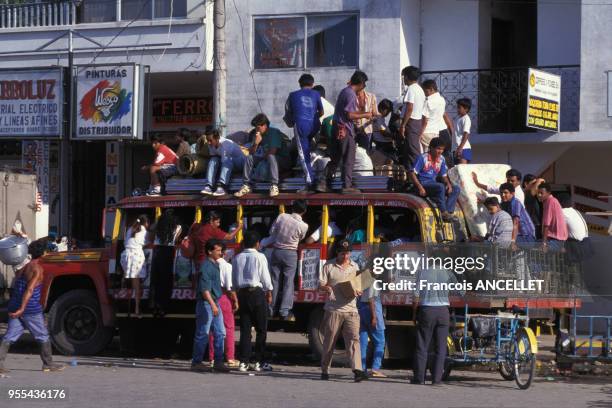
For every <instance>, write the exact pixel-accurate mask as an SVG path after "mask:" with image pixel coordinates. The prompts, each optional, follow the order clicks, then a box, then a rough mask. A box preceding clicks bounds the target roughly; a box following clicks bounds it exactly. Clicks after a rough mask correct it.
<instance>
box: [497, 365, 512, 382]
mask: <svg viewBox="0 0 612 408" xmlns="http://www.w3.org/2000/svg"><path fill="white" fill-rule="evenodd" d="M497 366H498V368H499V373H500V374H501V376H502V377H503V378H504V380H506V381H512V380H514V372H513V370H512V365H511V364H510V363H509V362H508V361H502V362H501V363H498V365H497Z"/></svg>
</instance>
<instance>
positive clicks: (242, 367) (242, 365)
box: [238, 363, 249, 373]
mask: <svg viewBox="0 0 612 408" xmlns="http://www.w3.org/2000/svg"><path fill="white" fill-rule="evenodd" d="M238 371H240V372H241V373H246V372H247V371H249V365H248V364H247V363H240V366H238Z"/></svg>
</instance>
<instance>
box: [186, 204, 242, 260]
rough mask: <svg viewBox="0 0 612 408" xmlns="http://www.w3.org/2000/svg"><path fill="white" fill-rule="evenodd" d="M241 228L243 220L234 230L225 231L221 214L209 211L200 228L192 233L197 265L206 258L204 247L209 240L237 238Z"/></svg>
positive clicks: (191, 237)
mask: <svg viewBox="0 0 612 408" xmlns="http://www.w3.org/2000/svg"><path fill="white" fill-rule="evenodd" d="M241 229H242V222H240V223H239V224H238V227H237V228H236V229H235V230H234V231H232V232H225V231H223V230H222V229H221V215H220V214H219V213H218V212H216V211H210V212H208V213H207V214H206V216H205V217H204V223H203V224H200V226H199V227H198V228H194V229H193V230H192V231H191V234H190V239H191V241H192V242H193V245H194V247H195V254H194V257H193V259H194V260H195V262H196V265H199V264H201V263H202V262H204V261H205V260H206V251H205V249H204V247H205V246H206V242H207V241H208V240H211V239H215V240H221V241H230V240H233V239H234V238H236V234H238V231H240V230H241Z"/></svg>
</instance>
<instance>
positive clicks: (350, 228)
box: [328, 206, 368, 244]
mask: <svg viewBox="0 0 612 408" xmlns="http://www.w3.org/2000/svg"><path fill="white" fill-rule="evenodd" d="M329 225H330V228H331V230H332V235H334V239H335V240H338V239H341V238H346V239H348V240H349V241H351V242H352V243H353V244H362V243H363V244H365V243H366V242H367V226H368V207H367V206H364V207H329ZM328 236H329V233H328Z"/></svg>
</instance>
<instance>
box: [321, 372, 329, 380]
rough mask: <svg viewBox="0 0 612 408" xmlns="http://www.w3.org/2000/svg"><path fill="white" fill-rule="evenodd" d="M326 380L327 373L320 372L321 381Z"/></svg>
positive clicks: (327, 377)
mask: <svg viewBox="0 0 612 408" xmlns="http://www.w3.org/2000/svg"><path fill="white" fill-rule="evenodd" d="M328 380H329V374H327V373H321V381H328Z"/></svg>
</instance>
